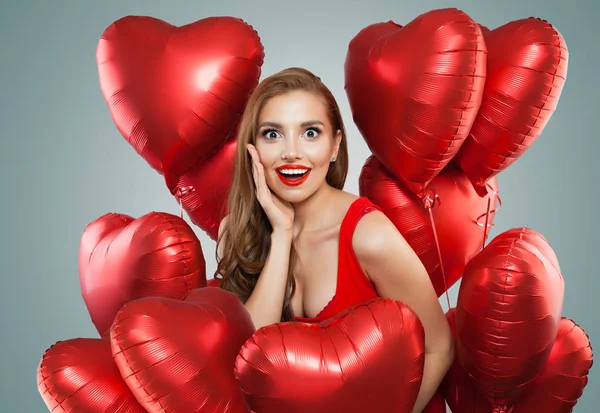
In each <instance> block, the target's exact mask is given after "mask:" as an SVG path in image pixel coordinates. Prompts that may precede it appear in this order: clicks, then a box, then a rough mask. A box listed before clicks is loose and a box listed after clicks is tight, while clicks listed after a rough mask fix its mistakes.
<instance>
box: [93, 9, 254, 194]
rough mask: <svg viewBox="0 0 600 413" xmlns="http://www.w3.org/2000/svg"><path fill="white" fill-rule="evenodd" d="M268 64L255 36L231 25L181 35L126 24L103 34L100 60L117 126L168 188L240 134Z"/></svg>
mask: <svg viewBox="0 0 600 413" xmlns="http://www.w3.org/2000/svg"><path fill="white" fill-rule="evenodd" d="M263 58H264V50H263V46H262V44H261V42H260V38H259V36H258V34H257V33H256V31H255V30H254V29H253V28H252V27H251V26H250V25H248V24H246V23H245V22H244V21H243V20H241V19H238V18H234V17H209V18H206V19H202V20H198V21H196V22H193V23H190V24H187V25H185V26H181V27H176V26H173V25H171V24H168V23H166V22H164V21H162V20H159V19H155V18H152V17H146V16H127V17H124V18H122V19H119V20H117V21H116V22H114V23H113V24H112V25H110V26H109V27H108V28H107V29H106V30H105V31H104V33H103V34H102V38H101V39H100V42H99V44H98V49H97V53H96V60H97V64H98V72H99V78H100V87H101V90H102V94H103V96H104V99H105V100H106V102H107V104H108V107H109V109H110V114H111V116H112V119H113V121H114V122H115V124H116V126H117V128H118V129H119V131H120V132H121V134H122V135H123V137H124V138H125V139H126V140H127V141H128V142H129V143H130V144H131V145H132V146H133V148H134V149H135V150H136V152H138V153H139V154H140V155H141V156H142V157H143V158H144V159H145V160H146V162H148V164H150V166H151V167H152V168H154V169H156V170H157V171H158V172H159V173H162V174H163V175H164V176H165V179H166V180H167V185H168V186H169V187H173V184H172V182H174V181H176V180H177V178H178V177H179V176H181V175H183V174H184V173H185V172H187V171H188V170H189V169H190V168H191V167H192V166H194V165H196V164H197V163H198V162H200V161H202V160H204V159H205V158H207V157H208V156H210V155H211V154H213V153H215V152H216V151H217V150H218V149H219V148H220V147H221V146H222V145H223V144H224V143H225V141H226V140H227V139H228V138H229V137H230V136H231V135H232V133H233V132H234V131H235V128H236V126H237V123H238V122H239V119H240V117H241V114H242V113H243V111H244V107H245V105H246V103H247V101H248V98H249V96H250V94H251V92H252V91H253V90H254V88H255V87H256V86H257V85H258V80H259V78H260V73H261V66H262V64H263Z"/></svg>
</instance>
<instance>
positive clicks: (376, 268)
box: [353, 211, 454, 413]
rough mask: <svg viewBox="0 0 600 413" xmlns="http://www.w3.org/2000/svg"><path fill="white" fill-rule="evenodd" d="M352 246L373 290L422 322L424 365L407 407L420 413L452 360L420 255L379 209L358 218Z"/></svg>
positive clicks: (441, 314)
mask: <svg viewBox="0 0 600 413" xmlns="http://www.w3.org/2000/svg"><path fill="white" fill-rule="evenodd" d="M353 247H354V251H355V254H356V256H357V258H358V260H359V261H360V263H361V265H362V267H363V268H364V270H365V272H366V273H367V275H368V276H369V278H370V279H371V281H372V282H373V284H374V285H375V287H376V289H377V292H378V294H379V296H380V297H389V298H392V299H394V300H397V301H402V302H404V303H405V304H406V305H408V306H409V307H410V308H412V309H413V311H414V312H415V313H416V314H417V316H418V317H419V319H420V320H421V323H422V324H423V328H424V330H425V367H424V371H423V380H422V382H421V389H420V391H419V395H418V397H417V400H416V402H415V406H414V408H413V413H420V412H421V411H422V410H423V408H424V407H425V406H426V405H427V403H429V401H430V400H431V398H432V397H433V395H434V394H435V392H436V390H437V389H438V387H439V385H440V383H441V381H442V379H443V378H444V376H445V375H446V372H447V371H448V369H449V368H450V365H451V364H452V360H453V358H454V341H453V339H452V333H451V330H450V326H449V325H448V322H447V320H446V317H445V316H444V312H443V311H442V308H441V306H440V304H439V301H438V298H437V295H436V294H435V290H434V289H433V285H432V284H431V281H430V279H429V275H428V274H427V271H426V270H425V267H424V266H423V264H422V263H421V260H420V259H419V257H418V256H417V255H416V254H415V252H414V251H413V249H412V248H411V247H410V245H409V244H408V243H407V242H406V240H405V239H404V237H403V236H402V234H400V232H399V231H398V230H397V229H396V227H395V226H394V225H393V223H392V222H391V221H390V220H389V219H388V218H387V217H386V216H385V215H384V214H383V213H381V212H379V211H376V212H372V213H370V214H367V215H365V216H364V217H363V218H362V219H361V220H360V221H359V223H358V225H357V227H356V230H355V233H354V236H353Z"/></svg>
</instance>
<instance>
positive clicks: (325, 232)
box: [216, 68, 453, 413]
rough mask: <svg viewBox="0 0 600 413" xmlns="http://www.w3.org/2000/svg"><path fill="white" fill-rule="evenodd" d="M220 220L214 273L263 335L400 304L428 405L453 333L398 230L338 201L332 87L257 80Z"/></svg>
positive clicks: (339, 128)
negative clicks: (382, 301)
mask: <svg viewBox="0 0 600 413" xmlns="http://www.w3.org/2000/svg"><path fill="white" fill-rule="evenodd" d="M238 143H239V145H238V152H237V155H236V161H235V171H234V177H233V182H232V187H231V192H230V195H229V200H228V212H229V215H228V216H227V217H225V218H224V219H223V220H222V221H221V225H220V227H219V235H218V242H217V262H218V267H217V272H216V278H217V279H220V284H221V287H222V288H224V289H226V290H229V291H231V292H233V293H235V294H236V295H237V296H238V297H239V298H240V300H241V301H242V302H243V303H244V305H245V307H246V309H247V310H248V312H249V313H250V315H251V317H252V320H253V322H254V324H255V326H256V328H260V327H263V326H266V325H269V324H273V323H277V322H281V321H294V320H297V321H303V322H320V321H322V320H324V319H326V318H329V317H332V316H335V315H336V314H338V313H339V312H340V311H342V310H344V309H345V308H348V307H350V306H352V305H355V304H358V303H359V302H361V301H365V300H368V299H371V298H375V297H378V296H379V297H390V298H393V299H395V300H399V301H403V302H404V303H406V304H407V305H409V306H410V307H411V308H412V309H413V310H414V311H415V312H416V313H417V315H418V316H419V318H420V320H421V322H422V324H423V327H424V330H425V349H426V355H425V370H424V374H423V382H422V385H421V390H420V393H419V396H418V398H417V401H416V404H415V407H414V412H415V413H416V412H420V411H422V409H423V408H424V406H425V405H426V404H427V402H428V401H429V400H430V399H431V397H432V396H433V394H434V393H435V391H436V389H437V388H438V386H439V384H440V382H441V380H442V378H443V377H444V375H445V374H446V371H447V370H448V368H449V366H450V364H451V362H452V359H453V340H452V336H451V332H450V328H449V326H448V323H447V321H446V318H445V316H444V313H443V311H442V309H441V306H440V304H439V302H438V299H437V296H436V294H435V292H434V289H433V286H432V285H431V281H430V280H429V276H428V274H427V272H426V270H425V268H424V267H423V265H422V264H421V262H420V260H419V258H418V257H417V255H416V254H415V253H414V251H413V250H412V249H411V248H410V246H409V245H408V244H407V243H406V241H405V240H404V239H403V237H402V235H401V234H400V233H399V232H398V230H397V229H396V228H395V227H394V225H393V224H392V223H391V221H390V220H389V219H388V218H387V217H386V216H385V215H384V214H383V213H382V212H381V210H380V209H379V208H378V207H377V206H375V205H374V204H372V203H371V202H370V201H369V200H368V199H367V198H365V197H357V196H355V195H352V194H350V193H347V192H344V191H343V190H342V188H343V186H344V182H345V180H346V174H347V170H348V154H347V145H346V136H345V129H344V125H343V122H342V118H341V115H340V111H339V108H338V105H337V103H336V101H335V99H334V97H333V95H332V94H331V92H330V91H329V90H328V89H327V87H326V86H325V85H324V84H323V83H322V82H321V81H320V79H319V78H318V77H316V76H315V75H313V74H312V73H310V72H309V71H307V70H304V69H300V68H290V69H286V70H283V71H281V72H279V73H276V74H274V75H272V76H270V77H268V78H266V79H265V80H264V81H262V82H261V83H260V84H259V85H258V87H257V88H256V89H255V91H254V92H253V94H252V96H251V97H250V99H249V102H248V104H247V107H246V110H245V112H244V114H243V117H242V119H241V123H240V127H239V131H238Z"/></svg>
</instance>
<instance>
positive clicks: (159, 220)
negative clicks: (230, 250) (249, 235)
mask: <svg viewBox="0 0 600 413" xmlns="http://www.w3.org/2000/svg"><path fill="white" fill-rule="evenodd" d="M79 281H80V284H81V294H82V296H83V300H84V301H85V305H86V306H87V309H88V311H89V313H90V316H91V318H92V322H93V323H94V326H96V329H97V330H98V332H99V333H100V334H101V335H104V334H105V333H106V332H107V331H108V329H109V328H110V325H111V324H112V322H113V319H114V317H115V315H116V314H117V311H119V309H120V308H121V307H122V306H123V304H125V303H127V302H128V301H131V300H135V299H137V298H141V297H148V296H160V297H168V298H174V299H181V298H183V297H184V296H185V295H186V294H187V293H188V292H189V291H190V290H192V289H194V288H199V287H204V286H206V264H205V261H204V255H203V253H202V247H201V246H200V241H199V240H198V237H197V236H196V234H195V233H194V231H193V230H192V228H191V227H190V226H189V225H188V224H187V223H186V222H185V221H184V220H183V219H181V218H180V217H178V216H175V215H171V214H167V213H161V212H151V213H149V214H146V215H144V216H142V217H140V218H138V219H134V218H132V217H130V216H127V215H123V214H115V213H108V214H105V215H103V216H101V217H100V218H98V219H96V220H94V221H93V222H91V223H90V224H89V225H88V226H87V227H86V228H85V231H84V232H83V236H82V238H81V244H80V247H79Z"/></svg>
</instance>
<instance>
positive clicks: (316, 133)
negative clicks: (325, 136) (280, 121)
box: [306, 128, 321, 139]
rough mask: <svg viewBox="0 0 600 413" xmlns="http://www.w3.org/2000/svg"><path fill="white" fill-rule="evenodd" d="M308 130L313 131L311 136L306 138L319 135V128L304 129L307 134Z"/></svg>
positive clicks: (313, 137)
mask: <svg viewBox="0 0 600 413" xmlns="http://www.w3.org/2000/svg"><path fill="white" fill-rule="evenodd" d="M309 132H313V134H312V135H311V136H308V138H310V139H315V138H316V137H317V136H319V134H320V133H321V130H320V129H319V128H310V129H307V130H306V133H307V134H308V133H309Z"/></svg>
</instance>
